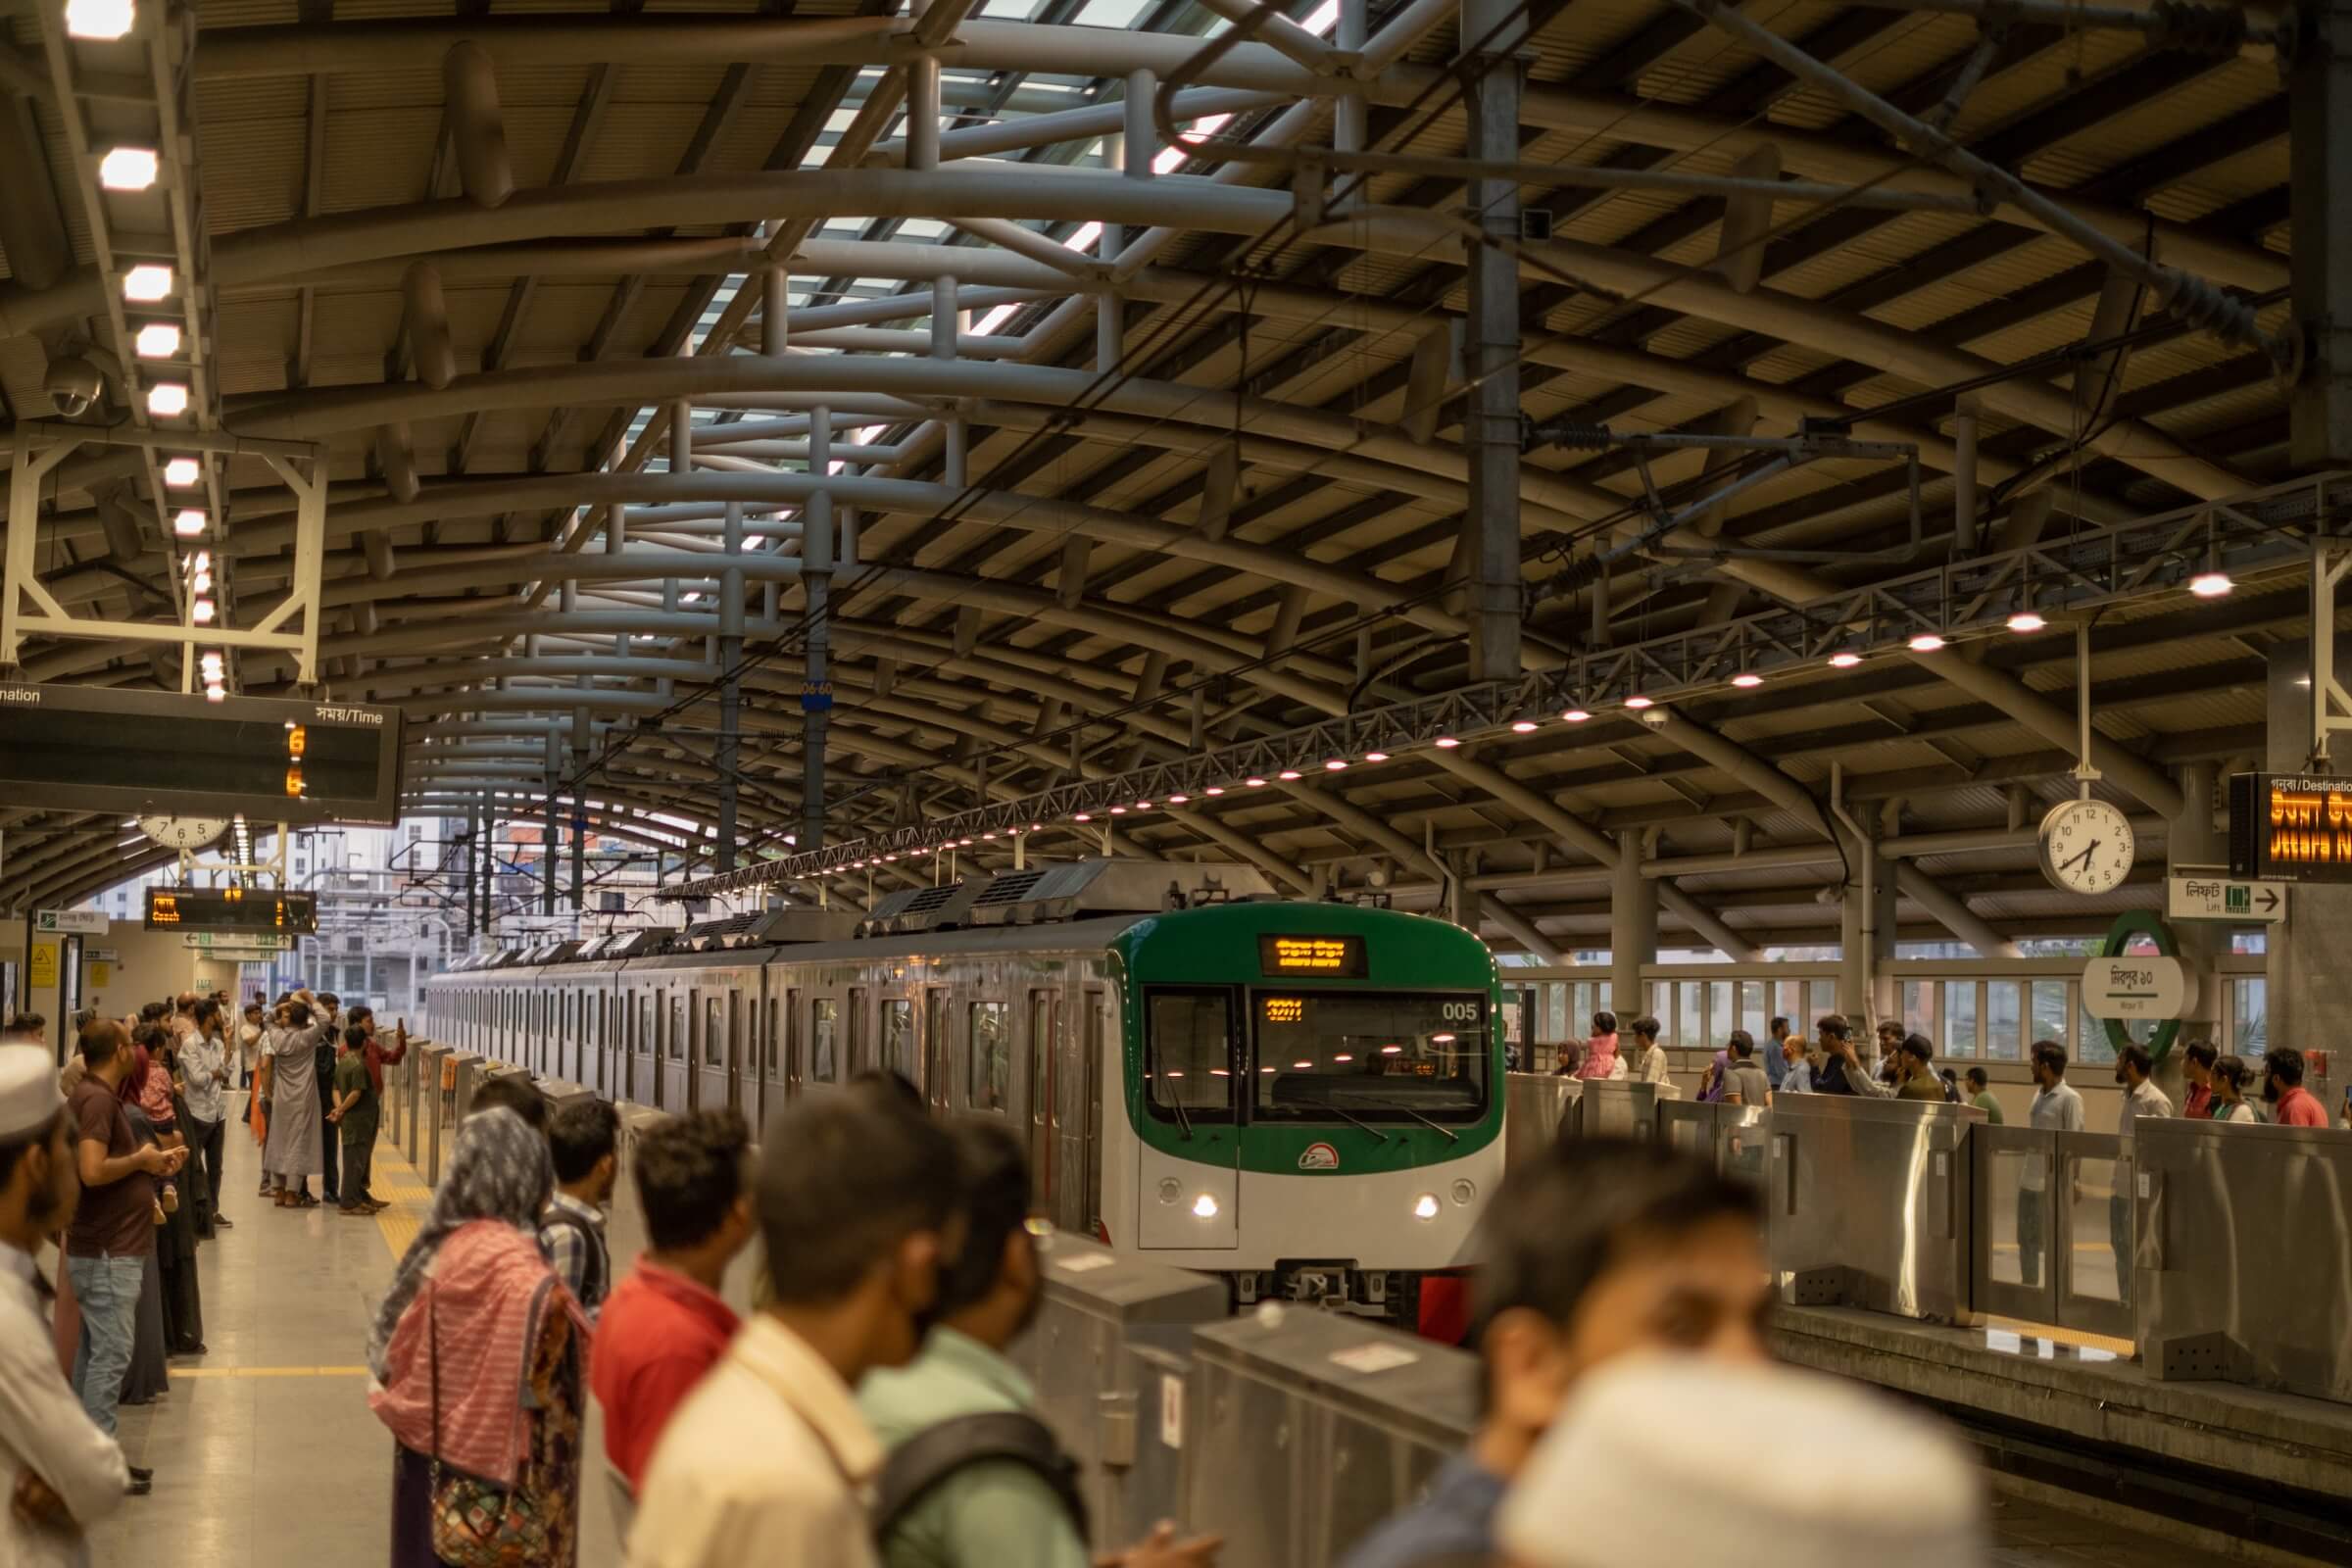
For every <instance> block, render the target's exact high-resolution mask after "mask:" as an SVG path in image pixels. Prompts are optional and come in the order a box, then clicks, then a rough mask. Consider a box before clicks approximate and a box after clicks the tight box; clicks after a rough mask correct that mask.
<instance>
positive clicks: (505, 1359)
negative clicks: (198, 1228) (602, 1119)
mask: <svg viewBox="0 0 2352 1568" xmlns="http://www.w3.org/2000/svg"><path fill="white" fill-rule="evenodd" d="M555 1185H556V1173H555V1166H554V1164H553V1162H552V1160H551V1159H550V1157H549V1155H548V1149H547V1140H546V1139H545V1138H544V1137H542V1136H541V1135H540V1134H539V1133H537V1132H536V1131H534V1130H533V1129H532V1128H531V1126H530V1125H529V1123H527V1122H525V1121H524V1120H523V1119H522V1118H521V1117H520V1116H518V1115H516V1114H515V1112H514V1111H512V1110H509V1109H506V1108H505V1107H503V1106H498V1107H493V1108H491V1109H489V1110H484V1111H477V1112H476V1113H474V1114H473V1115H471V1116H468V1117H466V1120H465V1121H463V1122H461V1123H460V1124H459V1126H458V1137H457V1144H456V1147H455V1149H454V1150H453V1151H452V1152H451V1155H450V1166H449V1170H448V1172H447V1174H445V1175H444V1176H443V1177H442V1180H441V1185H440V1187H439V1188H438V1189H436V1190H435V1192H434V1194H433V1207H432V1212H431V1213H430V1214H429V1215H427V1216H426V1219H425V1222H424V1225H423V1226H422V1228H421V1229H419V1230H418V1232H417V1239H416V1240H415V1241H414V1242H412V1243H410V1244H409V1250H408V1251H407V1252H406V1253H405V1254H403V1256H402V1257H401V1260H400V1266H399V1268H398V1269H396V1270H395V1271H394V1273H393V1277H392V1288H391V1290H390V1291H389V1292H388V1293H387V1294H386V1295H385V1297H384V1304H383V1306H382V1308H381V1309H380V1310H379V1311H378V1312H377V1314H376V1319H375V1326H374V1328H373V1330H372V1331H371V1332H370V1334H369V1336H368V1374H369V1378H370V1383H369V1387H368V1404H369V1406H370V1407H371V1408H372V1409H373V1410H374V1411H375V1413H376V1418H377V1419H378V1420H380V1421H382V1422H383V1423H384V1425H385V1426H387V1427H389V1428H391V1429H392V1436H393V1438H394V1439H395V1446H394V1448H393V1462H392V1554H391V1568H436V1565H438V1564H441V1563H446V1562H450V1561H453V1560H454V1561H460V1562H464V1561H469V1560H481V1559H486V1558H488V1557H490V1556H492V1555H494V1554H495V1555H504V1556H507V1557H509V1558H520V1559H522V1560H527V1561H529V1562H531V1563H533V1564H546V1565H548V1568H564V1565H566V1564H568V1563H570V1562H571V1561H572V1554H573V1546H574V1542H575V1537H576V1535H577V1529H576V1527H577V1524H578V1508H579V1488H578V1480H579V1454H580V1410H581V1406H580V1355H579V1348H580V1347H581V1346H582V1345H584V1344H585V1342H586V1334H587V1328H588V1325H587V1320H586V1319H585V1318H584V1317H582V1315H581V1313H580V1307H579V1303H578V1302H577V1301H575V1300H573V1299H572V1297H571V1293H570V1292H569V1291H567V1290H566V1289H564V1283H563V1281H562V1280H560V1279H559V1278H557V1276H556V1273H555V1271H554V1270H553V1269H552V1268H550V1267H549V1266H548V1262H547V1259H546V1257H545V1255H544V1254H542V1253H541V1252H540V1250H539V1241H538V1225H539V1212H540V1210H541V1209H542V1208H544V1207H545V1206H546V1204H547V1201H548V1199H549V1197H550V1195H552V1194H553V1193H554V1191H555ZM494 1546H496V1547H499V1548H502V1549H499V1550H497V1551H495V1552H494V1551H493V1549H492V1548H493V1547H494Z"/></svg>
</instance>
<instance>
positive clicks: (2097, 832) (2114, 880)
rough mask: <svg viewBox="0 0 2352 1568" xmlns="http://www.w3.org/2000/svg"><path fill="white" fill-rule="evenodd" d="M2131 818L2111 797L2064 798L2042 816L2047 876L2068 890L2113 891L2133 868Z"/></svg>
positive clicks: (2043, 860)
mask: <svg viewBox="0 0 2352 1568" xmlns="http://www.w3.org/2000/svg"><path fill="white" fill-rule="evenodd" d="M2133 854H2134V846H2133V844H2132V842H2131V818H2129V817H2127V816H2125V815H2124V813H2123V812H2122V811H2121V810H2119V809H2117V808H2115V807H2113V806H2110V805H2108V804H2107V803H2106V802H2105V801H2062V802H2060V803H2059V804H2058V805H2056V806H2053V807H2052V808H2050V811H2049V814H2048V815H2047V816H2044V817H2043V818H2042V819H2041V874H2042V875H2043V876H2045V877H2047V878H2048V879H2049V882H2050V885H2051V886H2052V887H2054V888H2057V889H2058V890H2059V891H2060V892H2062V893H2112V892H2114V891H2115V890H2116V889H2117V888H2120V887H2122V886H2123V885H2124V878H2125V877H2127V876H2129V875H2130V874H2131V860H2132V857H2133Z"/></svg>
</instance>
